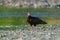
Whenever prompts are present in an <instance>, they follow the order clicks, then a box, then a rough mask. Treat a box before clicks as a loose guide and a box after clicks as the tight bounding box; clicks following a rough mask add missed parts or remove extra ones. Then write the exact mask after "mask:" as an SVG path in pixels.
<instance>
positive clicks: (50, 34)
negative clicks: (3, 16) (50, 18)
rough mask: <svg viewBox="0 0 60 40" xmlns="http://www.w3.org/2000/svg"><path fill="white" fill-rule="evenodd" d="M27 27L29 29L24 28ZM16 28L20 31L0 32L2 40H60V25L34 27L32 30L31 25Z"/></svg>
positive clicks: (0, 39)
mask: <svg viewBox="0 0 60 40" xmlns="http://www.w3.org/2000/svg"><path fill="white" fill-rule="evenodd" d="M27 26H28V28H24V27H27ZM5 27H7V26H5ZM10 27H11V26H10ZM15 27H19V29H17V30H0V40H60V25H55V26H53V25H48V26H40V27H34V26H33V27H32V28H30V27H29V25H25V26H23V25H19V26H15ZM20 27H22V28H20Z"/></svg>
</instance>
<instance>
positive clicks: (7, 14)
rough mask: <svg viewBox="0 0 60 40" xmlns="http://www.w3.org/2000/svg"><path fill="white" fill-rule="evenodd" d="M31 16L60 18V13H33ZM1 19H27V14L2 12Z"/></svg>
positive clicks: (0, 13)
mask: <svg viewBox="0 0 60 40" xmlns="http://www.w3.org/2000/svg"><path fill="white" fill-rule="evenodd" d="M31 15H32V16H35V17H60V14H59V13H47V12H31ZM0 17H27V12H24V13H17V12H14V13H9V12H0Z"/></svg>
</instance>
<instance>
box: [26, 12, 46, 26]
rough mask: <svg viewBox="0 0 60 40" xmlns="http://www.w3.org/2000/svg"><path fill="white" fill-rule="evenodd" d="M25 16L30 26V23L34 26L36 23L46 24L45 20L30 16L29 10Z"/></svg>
mask: <svg viewBox="0 0 60 40" xmlns="http://www.w3.org/2000/svg"><path fill="white" fill-rule="evenodd" d="M27 16H28V17H27V22H28V23H29V24H30V26H32V25H34V26H36V25H37V24H47V23H46V22H45V21H43V20H41V19H39V18H37V17H32V16H31V15H30V13H29V12H28V15H27Z"/></svg>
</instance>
